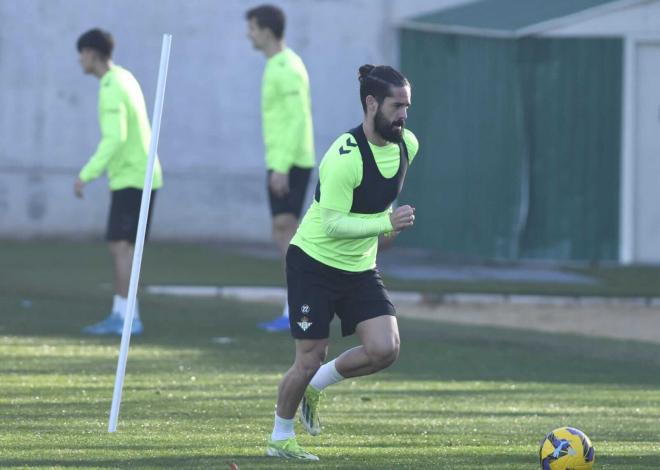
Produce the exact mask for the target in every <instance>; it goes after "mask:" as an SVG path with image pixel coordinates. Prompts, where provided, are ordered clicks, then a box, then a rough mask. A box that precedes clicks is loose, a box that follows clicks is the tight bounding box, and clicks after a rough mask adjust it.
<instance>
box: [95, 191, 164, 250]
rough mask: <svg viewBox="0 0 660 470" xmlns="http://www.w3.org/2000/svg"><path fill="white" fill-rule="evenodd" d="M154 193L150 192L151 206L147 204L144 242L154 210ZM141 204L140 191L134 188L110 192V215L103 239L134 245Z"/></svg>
mask: <svg viewBox="0 0 660 470" xmlns="http://www.w3.org/2000/svg"><path fill="white" fill-rule="evenodd" d="M155 199H156V191H152V192H151V204H149V217H148V218H147V232H146V234H145V240H146V239H147V237H148V236H149V226H150V225H151V213H152V211H153V209H154V202H155ZM141 203H142V190H141V189H134V188H126V189H119V190H117V191H112V200H111V203H110V215H109V217H108V228H107V230H106V233H105V239H106V240H107V241H110V242H116V241H124V240H125V241H128V242H131V243H135V237H136V236H137V230H138V222H139V220H140V205H141Z"/></svg>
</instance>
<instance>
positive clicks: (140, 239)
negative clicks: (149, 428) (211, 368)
mask: <svg viewBox="0 0 660 470" xmlns="http://www.w3.org/2000/svg"><path fill="white" fill-rule="evenodd" d="M171 47H172V35H171V34H164V35H163V46H162V49H161V52H160V69H159V70H158V86H157V87H156V102H155V104H154V114H153V117H152V124H151V143H150V145H149V159H148V161H147V171H146V173H145V175H144V188H143V190H142V202H141V205H140V219H139V222H138V230H137V237H136V239H135V251H134V253H133V267H132V269H131V283H130V285H129V288H128V299H127V304H126V317H125V318H124V329H123V331H122V334H121V346H120V348H119V360H118V362H117V376H116V378H115V390H114V393H113V394H112V408H111V409H110V422H109V423H108V432H115V431H116V430H117V419H118V418H119V405H120V404H121V392H122V389H123V387H124V375H125V374H126V361H127V360H128V346H129V343H130V341H131V328H132V326H133V317H134V316H135V299H136V297H137V290H138V281H139V279H140V267H141V265H142V251H143V250H144V237H145V233H146V231H147V217H148V214H149V204H150V202H151V188H152V185H153V177H154V164H155V161H156V151H157V150H158V136H159V134H160V120H161V116H162V115H163V100H164V97H165V82H167V67H168V64H169V61H170V49H171Z"/></svg>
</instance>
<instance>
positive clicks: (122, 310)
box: [112, 294, 140, 319]
mask: <svg viewBox="0 0 660 470" xmlns="http://www.w3.org/2000/svg"><path fill="white" fill-rule="evenodd" d="M127 305H128V299H127V298H126V297H122V296H120V295H117V294H115V296H114V298H113V299H112V311H113V312H114V313H118V314H119V316H120V317H121V318H122V319H123V318H126V307H127ZM133 318H140V307H139V304H138V300H137V299H135V315H133Z"/></svg>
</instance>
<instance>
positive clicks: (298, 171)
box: [266, 166, 312, 219]
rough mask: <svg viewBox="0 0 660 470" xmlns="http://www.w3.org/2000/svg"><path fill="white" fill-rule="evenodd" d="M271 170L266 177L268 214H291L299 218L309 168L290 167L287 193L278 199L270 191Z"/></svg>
mask: <svg viewBox="0 0 660 470" xmlns="http://www.w3.org/2000/svg"><path fill="white" fill-rule="evenodd" d="M272 172H273V171H272V170H268V174H267V175H266V188H267V190H268V201H269V202H270V213H271V214H272V215H273V216H276V215H279V214H293V215H295V216H296V218H297V219H299V218H300V214H301V213H302V208H303V204H304V203H305V196H306V195H307V185H308V184H309V177H310V174H311V173H312V169H311V168H299V167H297V166H293V167H291V169H290V170H289V193H288V194H286V195H285V196H284V197H278V196H275V195H274V194H273V192H272V191H271V190H270V184H269V181H270V174H271V173H272Z"/></svg>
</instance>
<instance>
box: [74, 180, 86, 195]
mask: <svg viewBox="0 0 660 470" xmlns="http://www.w3.org/2000/svg"><path fill="white" fill-rule="evenodd" d="M84 188H85V183H84V181H83V180H81V179H80V178H78V179H76V182H75V183H73V192H74V194H75V195H76V197H79V198H81V199H82V197H83V196H84V194H83V189H84Z"/></svg>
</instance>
